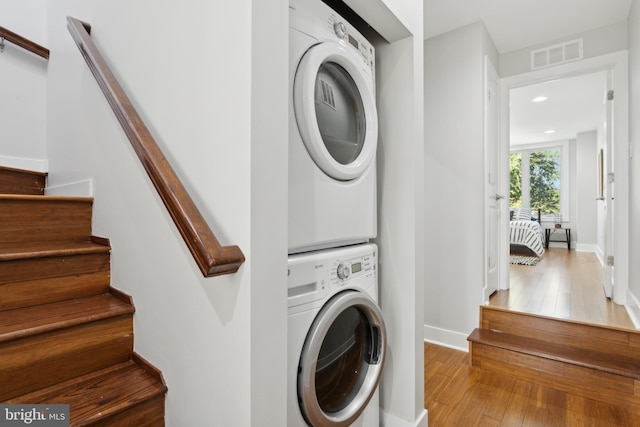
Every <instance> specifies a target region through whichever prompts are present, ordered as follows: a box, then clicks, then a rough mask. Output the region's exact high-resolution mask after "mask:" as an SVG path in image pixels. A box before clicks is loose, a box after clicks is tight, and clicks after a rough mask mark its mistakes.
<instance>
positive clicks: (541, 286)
mask: <svg viewBox="0 0 640 427" xmlns="http://www.w3.org/2000/svg"><path fill="white" fill-rule="evenodd" d="M603 283H604V277H603V272H602V267H601V266H600V263H599V261H598V258H597V257H596V255H595V254H594V253H592V252H577V251H574V250H572V251H568V250H566V249H560V248H550V249H547V251H546V252H545V254H544V255H543V257H542V260H541V261H540V262H539V263H538V265H536V266H527V265H513V264H512V265H510V289H509V290H505V291H498V292H496V293H494V294H493V295H492V296H491V299H490V301H489V305H491V306H497V307H503V308H507V309H509V310H514V311H525V312H529V313H536V314H541V315H544V316H552V317H559V318H564V319H571V320H577V321H580V322H587V323H597V324H604V325H610V326H616V327H621V328H631V329H634V327H633V323H632V322H631V320H630V319H629V316H628V314H627V312H626V310H625V309H624V307H623V306H620V305H617V304H614V303H613V302H612V301H611V300H610V299H608V298H606V297H605V295H604V289H603Z"/></svg>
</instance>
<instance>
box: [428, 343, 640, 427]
mask: <svg viewBox="0 0 640 427" xmlns="http://www.w3.org/2000/svg"><path fill="white" fill-rule="evenodd" d="M468 360H469V355H468V354H467V353H465V352H463V351H458V350H452V349H450V348H446V347H441V346H437V345H434V344H430V343H425V345H424V372H425V374H424V376H425V382H424V395H425V400H424V405H425V408H426V409H427V410H428V411H429V427H450V426H465V427H466V426H482V427H485V426H488V427H490V426H509V427H511V426H513V427H517V426H532V427H534V426H544V427H553V426H597V427H601V426H602V427H606V426H638V425H640V414H639V413H638V412H632V411H628V410H625V409H622V408H619V407H615V406H612V405H608V404H605V403H601V402H597V401H594V400H591V399H586V398H584V397H580V396H576V395H573V394H569V393H565V392H562V391H559V390H555V389H553V388H550V387H545V386H541V385H537V384H533V383H531V382H527V381H522V380H518V379H515V378H513V377H511V376H508V375H498V374H493V373H490V372H487V371H484V370H482V369H478V368H473V367H470V366H469V362H468Z"/></svg>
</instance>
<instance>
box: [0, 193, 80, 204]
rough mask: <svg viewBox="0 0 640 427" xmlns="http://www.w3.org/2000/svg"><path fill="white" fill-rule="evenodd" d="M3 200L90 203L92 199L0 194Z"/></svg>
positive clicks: (0, 199)
mask: <svg viewBox="0 0 640 427" xmlns="http://www.w3.org/2000/svg"><path fill="white" fill-rule="evenodd" d="M3 200H21V201H40V202H41V201H49V202H79V203H92V202H93V197H78V196H41V195H37V194H35V195H34V194H0V201H3Z"/></svg>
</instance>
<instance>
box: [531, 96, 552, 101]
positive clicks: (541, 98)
mask: <svg viewBox="0 0 640 427" xmlns="http://www.w3.org/2000/svg"><path fill="white" fill-rule="evenodd" d="M547 99H549V98H547V97H546V96H543V95H541V96H536V97H535V98H533V99H532V100H531V101H532V102H544V101H546V100H547Z"/></svg>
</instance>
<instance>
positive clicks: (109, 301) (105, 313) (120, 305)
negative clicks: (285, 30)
mask: <svg viewBox="0 0 640 427" xmlns="http://www.w3.org/2000/svg"><path fill="white" fill-rule="evenodd" d="M134 311H135V308H134V307H133V306H132V305H131V304H128V303H127V302H125V301H123V300H122V299H120V298H117V297H115V296H113V295H111V294H102V295H97V296H91V297H86V298H76V299H72V300H66V301H60V302H56V303H51V304H43V305H37V306H33V307H25V308H18V309H14V310H7V311H0V343H3V342H6V341H9V340H13V339H18V338H24V337H28V336H33V335H36V334H41V333H45V332H50V331H54V330H59V329H63V328H68V327H71V326H76V325H80V324H83V323H89V322H95V321H98V320H102V319H107V318H111V317H116V316H122V315H127V314H132V313H133V312H134Z"/></svg>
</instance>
